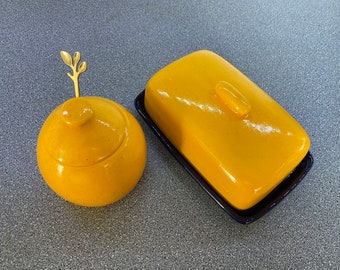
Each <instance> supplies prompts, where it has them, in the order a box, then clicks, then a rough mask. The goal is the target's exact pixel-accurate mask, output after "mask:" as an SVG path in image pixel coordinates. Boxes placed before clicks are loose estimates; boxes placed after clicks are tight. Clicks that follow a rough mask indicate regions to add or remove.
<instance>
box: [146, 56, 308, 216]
mask: <svg viewBox="0 0 340 270" xmlns="http://www.w3.org/2000/svg"><path fill="white" fill-rule="evenodd" d="M145 108H146V110H147V112H148V113H149V115H150V116H151V118H152V119H153V120H154V122H155V123H156V124H157V126H158V127H159V128H160V129H161V130H162V132H163V133H164V134H165V136H166V137H167V138H168V139H169V140H170V141H171V142H172V143H173V144H174V146H175V147H176V148H177V149H178V150H179V151H180V152H181V153H182V154H183V155H184V156H185V157H186V158H187V159H188V161H189V162H190V163H191V164H192V165H193V166H194V167H195V168H196V169H197V170H198V171H199V172H200V173H201V175H202V176H203V177H204V178H205V179H206V180H207V181H208V182H209V183H210V185H211V186H212V187H213V188H214V189H215V190H216V191H217V192H218V193H219V194H220V195H221V196H222V197H223V198H224V199H225V200H226V201H228V202H229V203H230V204H231V205H233V206H234V207H235V208H237V209H240V210H245V209H249V208H251V207H252V206H254V205H255V204H257V203H258V202H259V201H261V200H262V199H263V198H264V197H265V196H266V195H268V194H269V193H270V192H271V191H272V190H273V189H274V188H275V187H276V186H277V185H278V184H279V183H280V182H281V181H282V180H283V179H284V178H286V176H287V175H289V174H290V172H291V171H292V170H293V169H294V168H295V167H296V166H297V165H298V164H299V163H300V162H301V160H302V159H303V157H304V156H305V155H306V154H307V152H308V149H309V146H310V140H309V137H308V135H307V133H306V132H305V130H304V129H303V128H302V127H301V126H300V125H299V123H297V121H296V120H295V119H294V118H293V117H292V116H290V115H289V113H288V112H286V111H285V110H284V109H283V108H282V107H281V106H280V105H279V104H278V103H277V102H276V101H274V100H273V99H272V98H271V97H270V96H269V95H268V94H266V93H265V92H264V91H263V90H261V89H260V88H259V87H258V86H257V85H255V84H254V83H253V82H252V81H250V80H249V79H248V78H247V77H246V76H245V75H243V74H242V73H241V72H240V71H239V70H237V69H236V68H235V67H234V66H232V65H231V64H230V63H228V62H227V61H226V60H224V59H223V58H221V57H220V56H218V55H216V54H215V53H213V52H210V51H197V52H194V53H192V54H189V55H187V56H185V57H183V58H181V59H179V60H177V61H175V62H173V63H171V64H170V65H168V66H166V67H165V68H163V69H162V70H160V71H159V72H157V73H156V74H155V75H154V76H153V77H152V78H151V79H150V80H149V82H148V84H147V87H146V93H145Z"/></svg>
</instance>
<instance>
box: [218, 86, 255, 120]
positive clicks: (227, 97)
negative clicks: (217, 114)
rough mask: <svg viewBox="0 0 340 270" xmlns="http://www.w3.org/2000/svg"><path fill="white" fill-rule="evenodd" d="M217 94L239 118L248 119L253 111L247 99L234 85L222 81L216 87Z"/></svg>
mask: <svg viewBox="0 0 340 270" xmlns="http://www.w3.org/2000/svg"><path fill="white" fill-rule="evenodd" d="M215 93H216V95H217V96H218V97H219V99H220V100H221V101H222V102H223V105H225V107H227V108H228V109H229V110H231V111H232V112H233V113H234V114H236V115H237V116H239V117H242V118H244V117H246V116H247V115H248V113H249V111H250V109H251V106H250V104H249V102H248V100H247V98H246V97H245V96H244V95H243V94H242V93H241V92H240V91H239V90H238V89H237V88H236V87H234V86H233V85H232V84H230V83H228V82H225V81H220V82H218V84H217V85H216V86H215Z"/></svg>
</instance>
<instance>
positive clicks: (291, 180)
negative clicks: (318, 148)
mask: <svg viewBox="0 0 340 270" xmlns="http://www.w3.org/2000/svg"><path fill="white" fill-rule="evenodd" d="M144 94H145V91H143V92H141V93H140V94H139V95H138V96H137V98H136V99H135V107H136V109H137V111H138V112H139V114H140V115H141V116H142V117H143V119H144V120H145V122H146V123H147V124H148V125H149V126H150V128H151V129H152V130H153V131H154V133H155V134H156V135H157V137H158V138H159V139H160V140H161V142H162V143H163V144H164V145H165V146H166V148H168V150H169V151H170V152H171V154H172V155H173V156H174V157H175V158H176V159H177V160H178V162H179V163H180V164H181V165H182V166H183V167H184V168H185V169H186V171H187V172H188V173H189V174H190V175H191V176H192V177H193V178H194V179H195V180H196V182H197V183H198V184H199V185H200V186H201V187H202V188H203V189H204V190H205V191H206V192H207V193H208V194H209V195H210V197H211V198H212V199H213V200H214V201H215V202H216V203H217V204H218V205H219V206H220V207H222V209H223V210H224V211H226V212H227V213H228V214H229V215H230V216H231V217H232V218H234V219H235V220H236V221H238V222H240V223H242V224H249V223H251V222H253V221H255V220H257V219H258V218H260V217H262V216H263V215H264V214H266V213H267V212H268V211H269V210H271V209H272V208H273V207H274V206H275V205H277V204H278V203H279V202H280V201H281V200H282V199H283V198H284V197H285V196H286V195H287V194H288V193H289V192H290V191H291V190H293V189H294V188H295V186H296V185H297V184H298V183H299V182H300V181H301V180H302V178H303V177H304V176H305V175H306V174H307V172H308V171H309V169H310V168H311V167H312V164H313V157H312V155H311V154H310V153H309V152H308V153H307V155H306V156H305V157H304V159H303V160H302V161H301V162H300V164H299V165H298V166H297V167H296V168H295V169H294V170H293V171H292V172H291V174H290V175H289V176H287V177H286V179H284V180H283V181H282V182H281V183H280V184H279V185H278V186H277V187H276V188H275V189H274V190H273V191H272V192H271V193H269V194H268V195H267V196H266V197H265V198H264V199H263V200H261V201H260V202H259V203H257V204H256V205H255V206H253V207H251V208H249V209H247V210H238V209H236V208H235V207H233V206H232V205H230V204H229V203H228V202H227V201H225V200H224V199H223V197H221V196H220V195H219V193H218V192H217V191H215V190H214V188H213V187H211V186H210V185H209V183H208V182H207V181H206V180H205V179H204V178H203V177H202V176H201V175H200V173H199V172H198V171H197V170H196V169H195V168H194V167H193V166H192V165H191V164H190V162H189V161H188V160H187V159H186V158H185V157H184V156H183V155H182V154H181V153H180V152H179V151H178V150H177V149H176V148H175V147H174V146H173V145H172V143H171V142H170V141H169V140H168V139H167V137H166V136H165V135H164V134H163V133H162V131H161V130H160V129H159V128H158V127H157V125H156V124H155V123H154V122H153V120H152V119H151V117H150V116H149V114H148V113H147V111H146V109H145V107H144Z"/></svg>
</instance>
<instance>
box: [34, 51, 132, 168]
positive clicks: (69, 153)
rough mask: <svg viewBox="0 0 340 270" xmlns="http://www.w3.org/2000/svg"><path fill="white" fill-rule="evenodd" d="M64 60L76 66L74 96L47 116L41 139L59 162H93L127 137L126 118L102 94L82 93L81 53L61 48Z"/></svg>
mask: <svg viewBox="0 0 340 270" xmlns="http://www.w3.org/2000/svg"><path fill="white" fill-rule="evenodd" d="M60 54H61V57H62V59H63V61H64V62H65V64H67V65H68V66H70V67H71V68H72V70H73V75H71V74H70V73H68V76H69V77H70V78H71V79H72V80H73V82H74V88H75V95H76V97H75V98H71V99H69V100H67V101H66V102H64V103H63V104H61V105H60V106H59V107H57V108H56V109H55V110H54V111H53V112H52V113H51V114H50V115H49V116H48V118H47V119H46V121H45V123H44V125H43V127H42V129H41V131H40V140H39V143H41V144H42V146H43V147H45V149H46V151H47V153H48V154H49V155H51V156H52V157H53V158H54V159H55V160H57V161H58V162H59V163H60V164H63V165H68V166H90V165H93V164H95V163H97V162H100V161H102V160H104V159H105V158H107V157H109V156H110V155H112V154H113V153H114V152H115V151H116V150H117V149H118V148H119V147H120V146H121V144H122V143H123V141H124V138H125V137H126V125H127V121H126V119H125V116H124V114H123V112H122V110H121V108H120V106H119V105H118V104H117V103H115V102H113V101H111V100H108V99H105V98H101V97H90V96H87V97H80V93H79V82H78V77H79V75H80V74H81V73H82V72H84V71H86V69H87V64H86V62H83V63H81V64H80V65H79V66H78V63H79V61H80V57H81V56H80V53H79V52H76V53H75V54H74V56H73V59H72V57H71V55H70V54H69V53H67V52H64V51H62V52H61V53H60Z"/></svg>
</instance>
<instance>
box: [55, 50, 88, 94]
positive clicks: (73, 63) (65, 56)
mask: <svg viewBox="0 0 340 270" xmlns="http://www.w3.org/2000/svg"><path fill="white" fill-rule="evenodd" d="M60 56H61V59H62V60H63V61H64V63H65V64H66V65H68V66H69V67H70V68H71V69H72V71H73V75H71V73H69V72H68V73H67V75H68V76H69V77H70V78H71V80H72V81H73V83H74V92H75V95H76V97H79V96H80V91H79V75H80V74H81V73H83V72H85V71H86V70H87V63H86V62H82V63H80V65H79V66H78V63H79V61H80V59H81V54H80V52H75V53H74V55H73V59H72V56H71V55H70V54H69V53H68V52H66V51H61V52H60Z"/></svg>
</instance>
